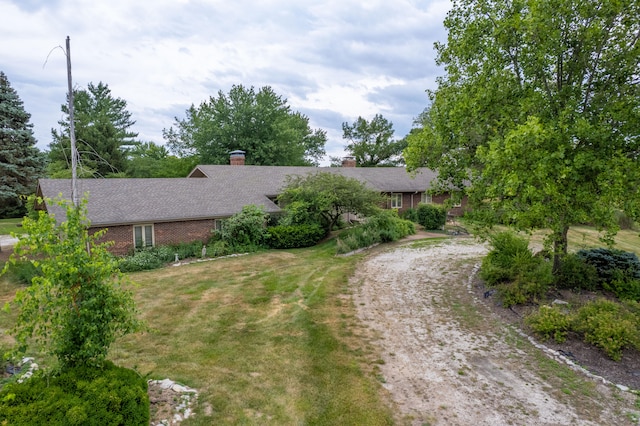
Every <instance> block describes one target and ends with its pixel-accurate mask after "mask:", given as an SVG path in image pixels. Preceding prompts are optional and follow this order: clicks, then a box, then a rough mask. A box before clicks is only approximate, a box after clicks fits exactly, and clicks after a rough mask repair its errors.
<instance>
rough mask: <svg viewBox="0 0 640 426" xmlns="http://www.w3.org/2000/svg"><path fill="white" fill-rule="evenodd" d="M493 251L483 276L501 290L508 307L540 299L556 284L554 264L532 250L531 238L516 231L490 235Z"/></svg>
mask: <svg viewBox="0 0 640 426" xmlns="http://www.w3.org/2000/svg"><path fill="white" fill-rule="evenodd" d="M489 244H490V245H491V250H490V251H489V254H488V255H487V256H486V257H485V258H484V259H483V260H482V267H481V269H480V277H481V278H482V279H483V280H484V281H485V282H486V283H487V285H488V286H490V287H495V288H496V289H497V290H498V293H499V295H500V298H501V299H502V303H503V305H504V306H513V305H520V304H524V303H531V302H539V301H541V300H543V298H544V296H545V295H546V294H547V291H548V290H549V288H550V286H551V284H552V283H553V275H552V274H551V264H550V263H549V262H548V261H547V260H546V259H544V258H543V257H541V256H534V255H533V253H532V252H531V250H529V241H528V240H526V239H525V238H522V237H519V236H517V235H515V234H514V233H512V232H500V233H497V234H493V235H491V236H489Z"/></svg>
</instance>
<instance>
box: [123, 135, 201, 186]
mask: <svg viewBox="0 0 640 426" xmlns="http://www.w3.org/2000/svg"><path fill="white" fill-rule="evenodd" d="M195 166H196V161H195V159H193V158H189V157H187V158H178V157H176V156H175V155H171V154H170V153H169V150H168V149H167V148H166V147H165V146H164V145H157V144H155V143H153V142H141V143H137V144H135V145H134V146H132V147H131V148H130V149H128V150H127V161H126V167H127V169H126V173H127V177H132V178H171V177H185V176H187V175H188V174H189V172H190V171H191V170H193V168H194V167H195Z"/></svg>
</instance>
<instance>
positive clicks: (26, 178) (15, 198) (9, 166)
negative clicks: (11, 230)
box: [0, 71, 44, 218]
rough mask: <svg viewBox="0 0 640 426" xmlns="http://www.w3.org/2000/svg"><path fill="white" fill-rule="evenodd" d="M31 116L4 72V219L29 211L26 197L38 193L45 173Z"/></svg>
mask: <svg viewBox="0 0 640 426" xmlns="http://www.w3.org/2000/svg"><path fill="white" fill-rule="evenodd" d="M30 118H31V115H30V114H29V113H27V112H26V111H25V109H24V106H23V103H22V100H20V97H19V96H18V93H17V92H16V91H15V89H13V87H11V84H10V83H9V79H8V78H7V76H6V75H5V74H4V72H2V71H0V218H1V217H17V216H20V215H22V214H24V213H25V212H26V209H25V207H24V205H25V204H24V197H26V196H27V195H29V194H32V193H33V192H35V189H36V183H37V180H38V178H39V177H41V176H42V174H43V172H44V157H43V155H42V154H41V152H40V151H39V150H38V148H36V146H35V144H36V139H35V138H34V137H33V130H32V128H33V125H32V124H31V123H29V119H30Z"/></svg>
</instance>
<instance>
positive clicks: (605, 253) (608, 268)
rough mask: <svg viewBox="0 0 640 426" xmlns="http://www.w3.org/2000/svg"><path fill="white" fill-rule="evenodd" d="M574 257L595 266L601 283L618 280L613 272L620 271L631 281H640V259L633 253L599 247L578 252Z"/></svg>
mask: <svg viewBox="0 0 640 426" xmlns="http://www.w3.org/2000/svg"><path fill="white" fill-rule="evenodd" d="M576 255H577V256H578V257H580V258H581V259H582V260H583V261H584V262H585V263H587V264H589V265H593V266H595V268H596V271H597V273H598V278H599V279H600V281H601V282H611V281H612V280H613V279H617V278H619V276H618V275H616V272H615V271H621V272H622V273H623V274H624V276H625V277H628V278H631V279H636V280H637V279H640V259H638V256H637V255H636V254H635V253H631V252H626V251H622V250H616V249H609V248H602V247H601V248H595V249H589V250H580V251H578V252H577V253H576Z"/></svg>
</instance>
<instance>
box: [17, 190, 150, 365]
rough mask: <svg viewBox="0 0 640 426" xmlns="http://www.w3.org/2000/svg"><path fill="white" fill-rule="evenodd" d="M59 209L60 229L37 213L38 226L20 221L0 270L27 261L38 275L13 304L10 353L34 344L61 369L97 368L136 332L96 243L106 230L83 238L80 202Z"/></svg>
mask: <svg viewBox="0 0 640 426" xmlns="http://www.w3.org/2000/svg"><path fill="white" fill-rule="evenodd" d="M57 202H58V204H59V205H60V206H61V207H62V208H63V209H64V210H65V211H66V218H65V219H66V220H64V221H62V222H61V223H60V224H59V225H58V224H57V223H56V219H55V218H54V217H53V216H51V215H48V214H46V213H45V212H43V211H40V212H38V213H39V214H38V216H37V219H32V218H30V217H25V219H24V220H23V222H22V227H23V232H24V234H23V235H21V236H20V239H19V240H18V242H17V243H16V245H15V247H14V253H13V254H12V256H11V259H10V261H9V262H8V263H7V266H5V269H4V270H5V271H6V269H7V268H8V265H10V264H12V263H15V262H16V261H28V262H30V263H31V264H32V265H33V266H34V267H36V268H37V269H38V270H39V271H40V273H39V274H38V275H36V276H35V277H34V278H33V280H32V283H31V285H30V286H29V287H27V288H25V289H22V290H19V291H18V292H17V293H16V297H15V299H14V301H13V305H15V306H16V307H17V309H18V317H17V320H16V324H15V326H14V328H13V330H11V332H12V334H13V336H14V337H15V339H16V342H17V345H16V347H15V352H16V353H17V354H20V353H23V352H25V351H26V350H27V348H28V347H29V346H30V345H35V346H36V347H39V348H40V349H43V350H45V351H46V352H47V353H49V354H51V355H54V356H55V357H56V358H57V359H58V361H59V362H60V364H61V365H62V367H73V366H78V365H97V366H100V365H101V364H102V363H103V362H104V359H105V357H106V355H107V351H108V350H109V346H110V345H111V343H113V341H114V340H115V339H116V337H118V336H121V335H125V334H128V333H131V332H133V331H135V330H137V329H138V327H139V325H140V324H139V322H138V321H137V320H136V318H135V314H136V310H135V306H134V302H133V297H132V295H131V293H130V292H128V291H125V290H124V289H123V288H122V287H121V282H122V279H123V277H122V276H121V275H120V272H119V270H118V267H117V262H116V260H115V259H114V258H113V256H111V254H110V253H109V252H108V251H107V245H106V244H104V243H99V242H98V241H99V240H100V238H101V237H102V235H104V231H102V232H98V233H95V234H93V235H89V233H88V230H87V229H88V221H87V219H86V199H84V200H83V201H82V203H81V204H80V205H79V206H78V207H76V206H73V205H72V204H71V203H70V202H66V201H63V200H58V201H57Z"/></svg>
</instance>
